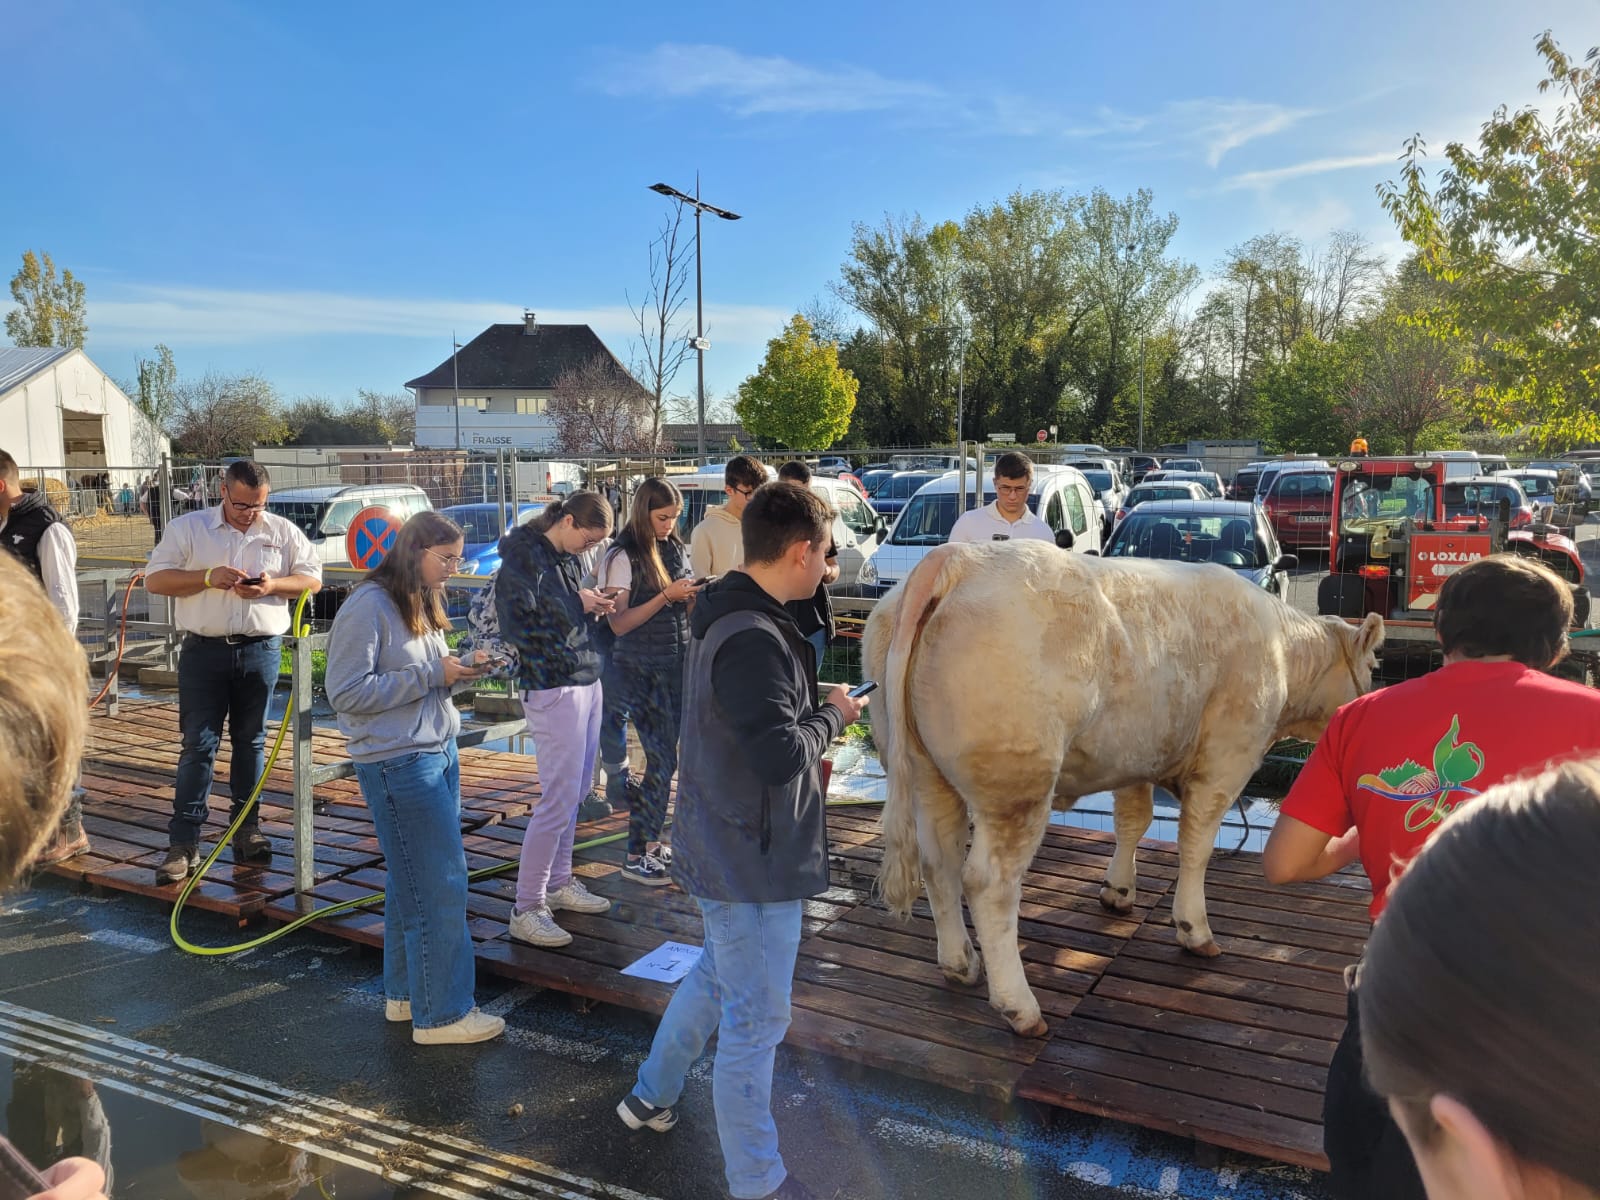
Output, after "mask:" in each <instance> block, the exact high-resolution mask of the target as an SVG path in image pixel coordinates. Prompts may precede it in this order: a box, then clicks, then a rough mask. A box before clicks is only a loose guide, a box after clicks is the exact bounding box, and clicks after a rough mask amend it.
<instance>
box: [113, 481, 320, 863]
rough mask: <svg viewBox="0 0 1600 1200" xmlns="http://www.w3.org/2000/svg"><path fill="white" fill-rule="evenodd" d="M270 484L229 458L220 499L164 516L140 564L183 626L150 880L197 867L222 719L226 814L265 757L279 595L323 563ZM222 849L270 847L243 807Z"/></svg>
mask: <svg viewBox="0 0 1600 1200" xmlns="http://www.w3.org/2000/svg"><path fill="white" fill-rule="evenodd" d="M271 490H272V489H271V483H270V481H269V479H268V477H267V471H266V468H265V467H262V466H261V465H260V464H259V463H254V462H251V461H250V460H249V459H243V458H241V459H236V460H235V461H234V462H231V463H229V464H228V469H227V470H226V471H225V472H224V473H223V484H222V502H221V503H220V504H218V505H217V507H216V508H202V509H199V510H198V511H196V512H187V513H184V514H183V515H182V516H178V517H174V518H173V519H172V522H171V524H169V525H168V526H167V529H166V532H165V533H164V534H163V535H162V538H161V544H160V545H158V546H157V547H156V548H155V551H154V552H153V553H152V554H151V555H150V562H149V565H148V566H147V567H146V568H145V579H144V586H145V590H146V591H147V592H149V593H150V594H151V595H153V596H171V597H173V598H174V600H175V603H174V604H173V606H172V618H173V621H174V623H175V624H176V625H177V627H178V628H179V629H180V630H182V631H183V634H184V638H183V645H182V648H181V652H180V654H179V657H178V725H179V728H180V730H181V731H182V734H183V750H182V752H181V753H180V754H179V756H178V773H177V778H176V779H175V780H174V781H173V786H172V821H171V822H170V823H169V825H168V826H167V838H168V843H169V844H168V847H167V854H166V857H165V858H164V859H162V861H161V865H160V866H158V867H157V868H156V882H157V883H182V882H183V881H184V880H185V879H187V878H188V876H189V873H190V872H191V871H193V870H194V869H195V867H196V866H197V865H199V862H200V832H201V829H202V828H203V826H204V825H205V820H206V798H207V797H208V796H209V795H210V794H211V777H212V769H213V766H214V764H215V762H216V757H217V747H218V746H219V745H220V744H221V742H222V729H223V724H224V722H226V724H227V726H228V730H229V733H230V735H231V737H232V740H233V761H232V763H231V765H230V766H229V771H228V785H229V791H230V792H231V793H232V796H233V808H232V810H231V812H230V814H229V820H230V821H232V820H233V818H235V817H237V816H238V815H239V811H240V810H241V809H242V808H243V807H244V804H245V801H246V800H248V799H249V798H250V793H251V791H252V790H253V789H254V788H255V783H256V779H257V778H258V777H259V776H260V775H261V771H262V769H263V767H264V766H265V765H266V753H265V751H266V740H267V734H266V720H267V704H268V701H269V700H270V699H271V698H272V689H273V687H274V685H276V683H277V682H278V673H279V670H280V668H281V665H282V656H281V654H280V647H281V645H282V641H283V635H284V634H285V633H287V632H288V631H289V604H290V601H291V600H292V599H294V598H295V597H297V596H299V595H300V593H301V592H317V591H319V590H321V588H322V564H321V563H320V562H319V561H317V553H316V551H315V550H314V549H312V546H311V543H310V542H309V541H307V540H306V535H305V534H303V533H301V532H300V530H299V528H298V527H297V526H296V525H295V524H294V522H292V521H290V520H288V519H287V518H285V517H280V516H278V515H277V514H276V513H270V512H268V511H267V495H268V493H269V492H270V491H271ZM233 854H234V860H235V861H236V862H250V861H258V860H263V859H269V858H271V857H272V843H271V842H270V841H268V840H267V838H266V836H265V835H263V834H262V832H261V826H260V824H259V822H257V821H256V820H255V817H254V814H252V815H251V816H250V817H249V818H248V819H246V821H245V822H244V823H243V824H242V825H240V827H239V831H238V833H237V834H235V835H234V840H233Z"/></svg>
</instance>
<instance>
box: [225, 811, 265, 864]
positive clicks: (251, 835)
mask: <svg viewBox="0 0 1600 1200" xmlns="http://www.w3.org/2000/svg"><path fill="white" fill-rule="evenodd" d="M271 858H272V841H271V839H269V838H268V837H267V835H266V834H264V833H262V832H261V827H260V826H259V825H257V824H256V823H255V822H254V821H248V822H246V823H245V824H243V825H241V826H239V832H238V833H236V834H234V835H233V861H234V862H236V863H243V862H266V861H268V860H270V859H271Z"/></svg>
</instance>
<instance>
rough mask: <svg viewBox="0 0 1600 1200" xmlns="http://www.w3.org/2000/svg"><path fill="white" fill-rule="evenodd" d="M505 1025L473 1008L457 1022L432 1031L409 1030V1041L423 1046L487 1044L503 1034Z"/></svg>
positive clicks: (498, 1019) (496, 1018) (436, 1027)
mask: <svg viewBox="0 0 1600 1200" xmlns="http://www.w3.org/2000/svg"><path fill="white" fill-rule="evenodd" d="M505 1028H506V1023H505V1021H503V1020H502V1019H501V1018H499V1017H491V1016H490V1015H489V1014H488V1013H486V1012H484V1011H483V1010H482V1009H481V1008H475V1009H473V1010H472V1011H471V1012H469V1013H468V1014H467V1015H466V1016H464V1017H462V1018H461V1019H460V1020H459V1021H452V1022H450V1024H448V1025H438V1026H435V1027H434V1028H433V1029H417V1028H415V1027H413V1028H412V1030H411V1040H412V1041H413V1042H418V1043H420V1044H422V1045H424V1046H445V1045H450V1046H456V1045H464V1044H465V1043H467V1042H487V1041H488V1040H489V1039H490V1038H497V1037H499V1036H500V1035H501V1034H502V1033H504V1032H505Z"/></svg>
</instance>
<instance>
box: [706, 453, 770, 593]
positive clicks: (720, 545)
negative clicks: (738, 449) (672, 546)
mask: <svg viewBox="0 0 1600 1200" xmlns="http://www.w3.org/2000/svg"><path fill="white" fill-rule="evenodd" d="M722 481H723V491H724V492H726V493H727V497H728V499H727V502H726V503H724V504H719V505H717V506H716V507H715V508H712V509H708V510H707V511H706V515H705V516H704V517H703V518H701V520H700V524H698V525H696V526H695V527H694V532H693V533H691V534H690V535H689V561H690V564H691V565H692V566H693V568H694V574H695V578H697V579H708V578H712V577H715V576H720V575H726V574H727V573H728V572H729V571H734V570H737V569H738V568H739V565H740V564H741V563H743V562H744V542H743V540H742V537H741V535H740V532H739V522H740V520H741V518H743V516H744V506H745V505H746V504H748V503H749V502H750V497H751V496H753V495H755V492H756V489H757V488H758V487H760V486H761V485H762V484H764V483H765V482H766V481H767V468H766V467H764V466H763V465H762V464H761V460H760V459H759V458H755V457H753V456H752V455H749V454H735V455H734V456H733V457H732V458H730V459H729V460H728V465H727V466H726V467H724V468H723V471H722Z"/></svg>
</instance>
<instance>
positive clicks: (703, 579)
mask: <svg viewBox="0 0 1600 1200" xmlns="http://www.w3.org/2000/svg"><path fill="white" fill-rule="evenodd" d="M721 578H722V576H720V575H702V576H700V578H699V579H696V580H695V581H694V585H695V587H705V586H706V584H708V583H715V582H716V581H717V580H718V579H721Z"/></svg>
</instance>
